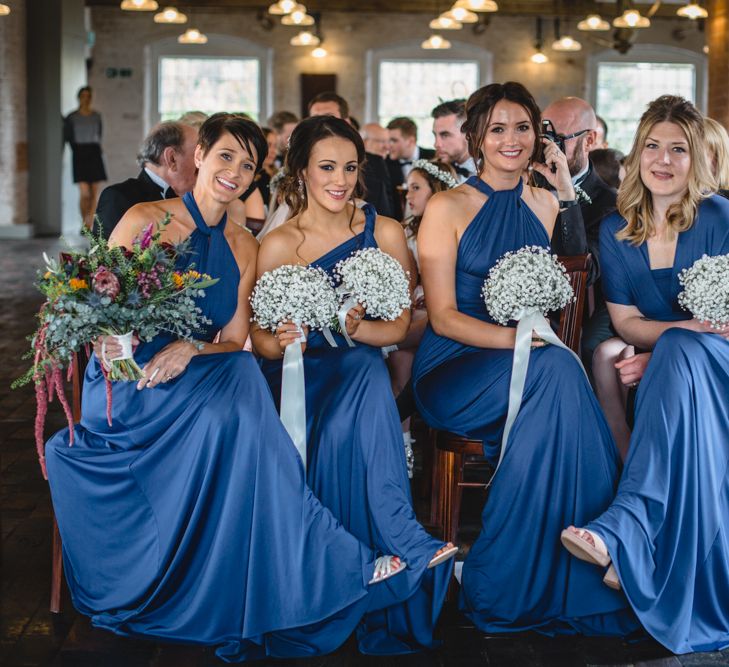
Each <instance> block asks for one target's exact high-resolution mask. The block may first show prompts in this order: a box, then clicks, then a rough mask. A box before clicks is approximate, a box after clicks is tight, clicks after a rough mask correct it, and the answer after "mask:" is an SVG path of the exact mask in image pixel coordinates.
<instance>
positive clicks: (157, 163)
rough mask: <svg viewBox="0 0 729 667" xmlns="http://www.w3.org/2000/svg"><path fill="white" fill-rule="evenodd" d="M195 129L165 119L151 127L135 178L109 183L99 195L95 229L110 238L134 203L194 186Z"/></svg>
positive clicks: (144, 142)
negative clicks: (139, 169)
mask: <svg viewBox="0 0 729 667" xmlns="http://www.w3.org/2000/svg"><path fill="white" fill-rule="evenodd" d="M197 136H198V131H197V128H195V127H193V126H192V125H188V124H186V123H181V122H176V121H165V122H163V123H159V124H158V125H156V126H155V127H153V128H152V130H151V131H150V133H149V134H148V135H147V136H146V137H145V139H144V141H143V142H142V147H141V148H140V151H139V154H138V155H137V162H138V164H139V166H140V167H141V168H142V171H141V172H140V173H139V175H138V176H137V177H136V178H128V179H127V180H126V181H123V182H122V183H115V184H113V185H110V186H108V187H107V188H105V189H104V191H103V192H102V193H101V197H99V204H98V206H97V207H96V219H95V222H94V231H95V232H97V231H101V233H102V234H103V236H104V237H105V238H107V239H108V238H109V236H110V235H111V232H112V231H113V230H114V227H116V225H117V223H118V222H119V220H121V218H122V216H123V215H124V214H125V213H126V212H127V211H128V210H129V209H130V208H131V207H132V206H134V205H135V204H139V203H141V202H149V201H157V200H159V199H170V198H172V197H178V196H182V195H183V194H185V193H186V192H189V191H190V190H192V188H193V186H194V185H195V176H196V172H195V159H194V153H195V146H196V145H197Z"/></svg>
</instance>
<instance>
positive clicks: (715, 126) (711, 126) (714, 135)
mask: <svg viewBox="0 0 729 667" xmlns="http://www.w3.org/2000/svg"><path fill="white" fill-rule="evenodd" d="M704 135H705V138H706V150H707V151H708V158H709V165H710V166H711V172H712V173H713V174H714V177H715V178H716V185H717V188H718V192H719V194H720V195H721V196H722V197H728V198H729V134H727V131H726V129H725V128H724V126H723V125H722V124H721V123H719V122H718V121H715V120H714V119H713V118H707V117H704Z"/></svg>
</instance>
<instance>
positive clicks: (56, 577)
mask: <svg viewBox="0 0 729 667" xmlns="http://www.w3.org/2000/svg"><path fill="white" fill-rule="evenodd" d="M86 363H87V359H86V355H85V354H84V353H81V354H75V355H74V357H73V380H72V382H71V413H72V414H73V422H74V424H77V423H78V422H79V421H80V420H81V385H82V380H83V378H82V376H83V373H84V371H85V370H86ZM51 515H52V517H53V541H52V546H51V604H50V610H51V612H52V613H54V614H58V613H60V611H61V587H62V586H63V545H62V543H61V534H60V533H59V532H58V522H57V521H56V515H55V514H54V512H53V506H51Z"/></svg>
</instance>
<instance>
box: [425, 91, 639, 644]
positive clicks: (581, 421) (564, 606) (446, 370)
mask: <svg viewBox="0 0 729 667" xmlns="http://www.w3.org/2000/svg"><path fill="white" fill-rule="evenodd" d="M539 128H540V112H539V108H538V107H537V104H536V102H535V101H534V98H533V97H532V95H531V94H530V93H529V91H527V90H526V89H525V88H524V86H522V85H521V84H520V83H515V82H508V83H505V84H498V83H495V84H491V85H489V86H485V87H483V88H481V89H479V90H477V91H476V92H475V93H473V95H471V97H470V98H469V99H468V103H467V119H466V123H465V124H464V130H465V132H466V136H467V138H468V145H469V150H470V154H471V156H472V157H473V159H474V160H477V159H478V160H479V163H478V165H479V176H474V177H472V178H469V179H468V181H467V182H466V183H465V184H464V185H461V186H459V187H457V188H454V189H452V190H448V191H446V192H440V193H438V194H436V195H434V196H433V197H432V199H431V200H430V202H429V203H428V207H427V209H426V211H425V215H424V216H423V221H422V223H421V225H420V230H419V232H418V254H419V256H420V265H421V268H422V276H423V287H424V288H425V295H426V305H427V308H428V326H427V328H426V330H425V334H424V335H423V339H422V341H421V343H420V347H419V348H418V353H417V355H416V357H415V364H414V366H413V388H414V391H415V397H416V400H417V403H418V408H419V411H420V414H421V415H422V416H423V418H424V419H425V420H426V422H427V423H428V424H429V425H430V426H432V427H433V428H437V429H442V430H445V431H451V432H454V433H458V434H461V435H466V436H468V437H471V438H475V439H478V440H481V441H482V442H483V451H484V455H485V456H486V458H487V459H488V460H489V461H490V462H491V463H492V464H495V463H496V462H497V460H498V459H499V456H500V453H501V447H502V442H501V440H502V437H503V432H504V423H505V419H506V414H507V410H508V403H509V383H510V379H511V374H512V362H513V357H514V343H515V330H514V328H513V327H507V326H501V325H498V324H496V323H495V322H494V320H493V319H492V318H491V317H490V316H489V314H488V312H487V310H486V306H485V305H484V300H483V297H482V295H481V290H482V286H483V283H484V280H485V278H486V277H487V276H488V274H489V271H490V270H491V268H492V267H493V266H494V265H495V264H496V262H497V261H498V260H499V259H500V258H501V257H502V256H503V255H504V254H505V253H506V252H509V251H515V250H518V249H520V248H522V247H524V246H541V247H543V248H549V238H550V235H551V233H552V230H553V229H554V226H555V222H556V218H557V213H558V204H557V199H556V198H555V197H553V196H552V195H551V194H550V193H549V192H547V191H546V190H544V189H541V188H534V187H530V186H528V185H525V183H524V178H523V176H524V172H525V170H526V169H527V167H528V165H529V164H530V163H532V162H533V161H535V160H536V159H538V156H539V155H540V153H542V152H543V153H544V160H545V163H544V164H540V165H539V167H538V168H539V169H540V170H541V171H543V172H545V177H547V178H551V179H552V180H553V181H554V183H555V184H557V182H558V179H559V182H564V181H562V176H563V175H564V173H565V172H567V174H569V171H568V168H567V158H566V156H565V155H564V153H562V152H561V151H560V150H559V148H557V146H556V145H555V144H554V143H552V142H551V141H549V140H548V139H546V138H545V139H542V138H541V137H540V134H539ZM542 147H544V148H543V151H542ZM552 166H554V167H555V172H554V173H553V172H552V171H551V167H552ZM535 168H537V167H536V166H535ZM565 185H566V187H569V188H570V190H567V191H561V192H560V193H559V198H560V199H563V200H564V199H567V198H569V197H570V196H574V194H573V192H574V191H573V190H571V188H572V185H571V183H570V182H569V178H567V182H566V184H565ZM532 345H533V347H534V349H533V350H532V352H531V356H530V359H529V366H528V371H527V374H526V384H525V388H524V394H523V399H522V402H521V408H520V409H519V412H518V414H517V416H516V420H515V421H514V424H513V428H512V430H511V431H510V434H509V437H508V442H507V443H506V445H505V446H507V445H508V446H507V450H506V454H505V456H504V458H503V461H502V463H501V466H500V467H499V469H498V471H497V472H496V474H495V475H494V477H493V481H492V483H491V487H490V490H489V494H488V497H487V501H486V505H485V506H484V508H483V513H482V515H481V533H480V535H479V537H478V539H477V540H476V542H475V543H474V545H473V547H472V548H471V550H470V552H469V554H468V557H467V558H466V560H465V562H464V564H463V577H462V588H461V598H460V606H461V609H462V610H463V611H464V612H465V613H466V615H467V616H468V617H469V618H470V619H471V620H472V621H473V622H474V623H475V624H476V626H477V627H478V628H479V629H480V630H481V631H482V632H488V633H492V632H518V631H526V630H531V629H533V630H537V631H540V632H544V633H546V634H554V633H565V634H574V633H575V632H585V633H598V634H624V633H625V632H626V631H629V630H631V629H632V628H634V627H635V623H634V620H633V619H632V614H631V613H630V609H629V608H628V605H627V602H626V601H625V600H624V599H623V598H622V596H620V595H618V594H617V593H615V592H614V591H611V590H609V589H607V588H605V587H604V586H603V585H602V582H601V581H600V575H599V573H597V572H596V571H592V572H591V571H590V568H589V567H587V566H585V567H574V564H571V563H570V562H569V559H568V558H566V555H567V554H561V553H560V549H559V545H558V544H557V541H556V533H558V532H559V531H560V530H561V525H560V521H561V520H562V517H564V516H575V517H586V516H591V514H592V513H593V512H596V513H599V512H600V511H601V510H602V509H603V508H606V507H607V506H608V505H609V504H610V501H611V500H612V497H613V494H614V490H615V483H616V481H617V476H618V462H619V459H618V454H617V451H616V450H615V445H614V444H613V442H612V438H611V437H610V431H609V429H608V427H607V425H606V424H605V420H604V418H603V416H602V413H601V412H600V406H599V405H598V403H597V400H596V399H595V396H594V394H593V393H592V389H591V388H590V385H589V383H588V382H587V380H586V378H585V376H584V373H583V370H582V368H581V366H580V365H579V363H578V362H577V361H576V360H575V359H574V357H573V356H572V355H571V354H570V353H569V352H568V351H566V350H564V349H562V348H560V347H556V346H554V345H546V346H544V345H543V344H542V343H541V342H540V341H538V340H533V342H532ZM598 508H599V509H598ZM578 565H585V564H584V563H578Z"/></svg>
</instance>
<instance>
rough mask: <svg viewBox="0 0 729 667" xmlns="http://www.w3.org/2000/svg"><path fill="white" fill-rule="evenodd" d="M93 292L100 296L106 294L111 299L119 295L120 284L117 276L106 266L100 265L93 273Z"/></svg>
mask: <svg viewBox="0 0 729 667" xmlns="http://www.w3.org/2000/svg"><path fill="white" fill-rule="evenodd" d="M93 286H94V292H96V293H97V294H100V295H101V296H108V297H109V298H110V299H111V300H112V301H113V300H114V299H116V297H117V296H119V292H120V290H121V286H120V285H119V278H117V277H116V276H115V275H114V274H113V273H112V272H111V271H109V270H108V269H107V268H106V267H104V266H100V267H99V268H98V269H96V273H94V282H93Z"/></svg>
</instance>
